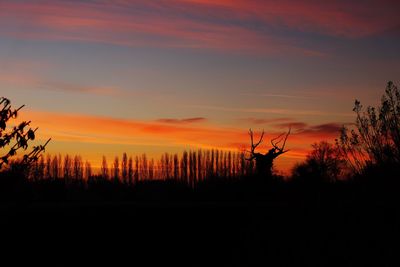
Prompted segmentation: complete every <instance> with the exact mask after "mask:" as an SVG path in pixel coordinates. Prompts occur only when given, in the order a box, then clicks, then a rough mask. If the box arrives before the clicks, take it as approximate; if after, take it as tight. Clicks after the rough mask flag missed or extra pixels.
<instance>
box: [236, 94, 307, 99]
mask: <svg viewBox="0 0 400 267" xmlns="http://www.w3.org/2000/svg"><path fill="white" fill-rule="evenodd" d="M241 95H244V96H256V97H271V98H293V99H313V98H315V97H312V96H301V95H287V94H264V93H259V94H257V93H242V94H241Z"/></svg>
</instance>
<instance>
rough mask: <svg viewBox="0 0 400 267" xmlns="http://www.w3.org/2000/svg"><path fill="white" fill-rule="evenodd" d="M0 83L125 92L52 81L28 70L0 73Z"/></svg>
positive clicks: (69, 90)
mask: <svg viewBox="0 0 400 267" xmlns="http://www.w3.org/2000/svg"><path fill="white" fill-rule="evenodd" d="M0 83H3V84H7V85H15V86H18V87H23V88H30V89H41V90H46V91H55V92H67V93H75V94H78V93H79V94H93V95H103V96H122V95H125V94H126V92H125V91H124V90H122V89H120V88H118V87H114V86H94V85H79V84H74V83H71V82H63V81H54V80H48V79H45V78H42V77H40V76H39V75H35V74H32V73H30V72H24V73H22V72H3V73H0Z"/></svg>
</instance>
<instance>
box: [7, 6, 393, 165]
mask: <svg viewBox="0 0 400 267" xmlns="http://www.w3.org/2000/svg"><path fill="white" fill-rule="evenodd" d="M399 11H400V2H399V1H394V0H384V1H377V0H376V1H375V0H368V1H363V2H362V3H360V2H359V1H313V0H300V1H289V0H285V1H269V0H250V1H249V0H247V1H246V0H236V1H235V0H232V1H228V0H220V1H210V0H153V1H146V0H133V1H128V0H116V1H107V0H94V1H59V0H56V1H19V0H17V1H7V0H6V1H0V92H1V93H0V96H4V97H7V98H9V99H10V100H11V101H12V104H13V106H14V107H17V106H20V105H22V104H25V105H26V108H24V109H23V110H22V111H21V117H20V118H19V119H21V120H32V122H33V125H34V126H35V127H36V126H37V127H39V128H40V129H39V131H38V138H39V139H40V141H41V142H43V141H44V140H47V139H48V138H50V137H51V138H52V142H51V143H50V144H49V146H48V148H47V150H46V153H50V154H67V153H68V154H72V155H75V154H77V155H81V156H82V157H83V158H84V159H85V160H86V159H87V160H90V161H91V162H92V163H93V166H99V165H100V162H101V159H102V156H103V155H105V156H107V157H108V158H109V159H110V160H112V159H113V157H114V156H121V155H122V153H124V152H126V153H128V154H129V155H141V154H143V153H147V154H148V155H149V156H150V157H155V158H157V157H159V156H160V155H161V154H162V153H164V152H168V153H182V152H183V151H184V150H191V149H194V150H197V149H211V148H216V149H222V150H232V151H239V149H241V148H243V147H248V146H249V142H250V140H249V135H248V130H249V128H252V129H253V130H254V131H255V132H256V133H257V134H259V133H260V132H261V131H262V130H265V132H266V136H265V141H264V144H263V146H262V147H260V150H261V151H266V150H267V148H269V145H270V143H269V140H270V139H271V138H273V137H276V136H278V135H279V134H281V133H284V132H287V131H288V129H289V128H291V129H292V133H291V135H290V136H289V139H288V143H287V148H288V149H290V152H288V153H287V154H284V155H283V156H282V157H281V158H279V160H278V161H277V164H276V166H277V170H279V171H283V172H287V171H288V170H289V169H290V168H291V167H292V166H293V165H294V164H295V163H296V162H300V161H301V160H303V159H304V157H305V155H306V154H307V152H308V151H309V150H310V148H311V144H312V143H314V142H318V141H321V140H326V141H329V142H334V140H335V138H337V137H338V135H339V129H340V128H341V127H342V125H345V124H349V123H353V122H354V120H355V115H354V114H353V112H352V108H353V104H354V100H355V99H356V98H357V99H359V100H361V102H362V104H363V105H364V106H367V105H376V104H377V103H378V101H379V99H380V96H381V95H382V94H383V92H384V89H385V86H386V83H387V82H388V81H389V80H392V81H394V82H395V83H398V82H399V81H400V80H399V78H400V68H399V60H400V50H399V48H398V47H399V41H400V18H399V15H398V12H399Z"/></svg>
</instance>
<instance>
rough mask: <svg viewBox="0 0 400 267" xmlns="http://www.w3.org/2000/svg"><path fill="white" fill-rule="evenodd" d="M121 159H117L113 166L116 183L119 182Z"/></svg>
mask: <svg viewBox="0 0 400 267" xmlns="http://www.w3.org/2000/svg"><path fill="white" fill-rule="evenodd" d="M119 172H120V170H119V158H118V157H115V159H114V164H113V175H114V177H113V178H114V182H119Z"/></svg>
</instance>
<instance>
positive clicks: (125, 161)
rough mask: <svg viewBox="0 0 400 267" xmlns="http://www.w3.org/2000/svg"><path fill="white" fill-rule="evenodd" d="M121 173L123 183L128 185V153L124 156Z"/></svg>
mask: <svg viewBox="0 0 400 267" xmlns="http://www.w3.org/2000/svg"><path fill="white" fill-rule="evenodd" d="M121 171H122V182H123V183H125V184H126V183H128V155H126V153H124V154H123V155H122V162H121Z"/></svg>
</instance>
